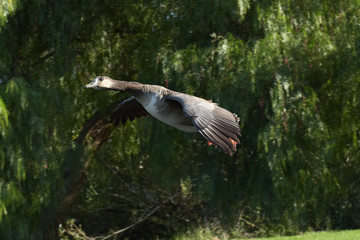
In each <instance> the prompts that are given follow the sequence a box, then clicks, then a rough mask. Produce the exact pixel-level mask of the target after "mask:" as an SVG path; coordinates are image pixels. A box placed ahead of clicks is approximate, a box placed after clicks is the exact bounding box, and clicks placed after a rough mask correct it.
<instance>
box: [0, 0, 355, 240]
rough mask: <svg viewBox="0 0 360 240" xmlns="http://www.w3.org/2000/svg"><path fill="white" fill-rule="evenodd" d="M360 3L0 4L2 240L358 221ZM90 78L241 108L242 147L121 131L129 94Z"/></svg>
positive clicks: (169, 133) (280, 228)
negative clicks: (117, 111)
mask: <svg viewBox="0 0 360 240" xmlns="http://www.w3.org/2000/svg"><path fill="white" fill-rule="evenodd" d="M359 7H360V6H359V3H357V2H356V1H325V0H322V1H317V2H313V1H301V2H299V1H295V2H294V1H290V0H274V1H250V0H240V1H216V0H214V1H206V2H202V1H181V2H179V1H150V2H144V1H132V2H124V1H111V2H107V1H105V2H102V3H100V2H97V1H93V2H89V1H85V0H82V1H68V0H67V1H58V0H54V1H46V2H44V1H40V0H37V1H22V0H18V1H2V3H0V73H1V74H0V94H1V95H0V127H1V131H0V134H1V135H0V143H1V145H0V148H1V152H0V172H1V174H0V232H1V239H14V238H16V239H41V238H50V237H54V236H55V235H57V234H58V229H57V228H58V226H59V224H60V223H61V224H62V226H63V227H62V228H61V234H63V235H69V234H70V235H71V234H79V233H82V231H80V230H76V229H77V228H76V227H75V225H74V224H81V225H82V226H83V229H84V230H85V232H86V233H87V234H88V235H107V234H109V232H110V229H111V230H114V229H119V231H115V235H116V236H118V235H120V234H125V235H126V236H128V237H134V238H136V237H138V238H139V237H143V238H145V237H149V238H151V237H153V236H163V235H164V234H171V233H174V232H179V231H181V230H184V229H185V227H187V226H200V227H201V226H209V225H211V226H214V225H216V224H218V225H219V227H224V229H226V230H227V231H228V232H229V233H239V234H241V233H243V232H251V233H258V234H269V233H274V232H276V233H295V232H298V231H304V230H308V229H316V230H317V229H329V228H351V227H358V226H359V224H360V219H359V215H358V214H357V213H358V212H359V206H360V204H359V202H360V188H359V184H357V183H358V182H359V180H360V170H359V169H360V168H359V166H360V158H359V144H360V142H359V124H360V121H359V97H360V96H359V94H360V91H359V90H360V89H359V83H360V81H359V79H360V76H359V70H358V69H359V61H360V60H359V59H360V58H359V52H360V50H359V49H360V48H359V46H360V45H359V42H360V40H359V34H358V32H359V30H360V29H359V26H360V25H359V16H360V11H359ZM97 75H109V76H110V77H112V78H114V79H122V80H128V81H139V82H143V83H150V84H158V85H163V86H166V87H168V88H170V89H173V90H176V91H182V92H186V93H189V94H194V95H197V96H199V97H203V98H206V99H212V100H213V101H214V102H217V103H219V104H220V105H221V106H223V107H225V108H227V109H230V110H231V111H232V112H236V113H237V114H238V115H239V117H240V118H241V122H240V124H241V128H242V138H241V139H240V140H241V145H240V146H239V147H238V151H237V154H236V155H234V156H233V157H229V156H225V155H224V154H223V153H221V152H220V151H219V150H217V149H214V148H212V147H208V146H207V145H206V143H205V142H204V141H203V139H202V138H201V136H197V135H192V134H186V133H182V132H179V131H177V130H176V129H172V128H170V127H168V126H166V125H163V124H162V123H159V122H157V121H154V120H153V119H151V118H148V119H141V120H139V121H136V122H133V123H127V124H125V125H124V126H120V127H117V128H115V127H114V126H112V125H111V124H109V122H108V115H109V112H111V110H112V109H113V107H114V106H115V105H116V103H118V102H119V101H121V99H124V98H126V97H128V96H127V95H126V94H123V93H111V92H101V91H83V89H82V87H83V85H85V84H86V83H88V82H89V81H91V80H92V79H93V78H94V77H95V76H97ZM72 218H76V219H78V222H77V223H74V222H73V221H69V222H68V223H69V225H68V226H67V227H66V223H65V222H66V221H67V220H68V219H72ZM94 219H96V221H95V220H94ZM99 219H101V222H100V223H99ZM94 223H96V224H94ZM64 226H65V227H64ZM121 229H123V230H124V231H121ZM213 229H219V228H218V226H217V227H214V228H213ZM125 230H126V231H125ZM224 231H225V230H224ZM115 235H114V236H115Z"/></svg>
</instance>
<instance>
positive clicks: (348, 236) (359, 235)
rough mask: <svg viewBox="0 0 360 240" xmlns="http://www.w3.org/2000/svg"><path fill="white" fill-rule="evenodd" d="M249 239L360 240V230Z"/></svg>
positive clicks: (252, 239) (253, 239)
mask: <svg viewBox="0 0 360 240" xmlns="http://www.w3.org/2000/svg"><path fill="white" fill-rule="evenodd" d="M234 240H235V239H234ZM237 240H241V239H237ZM248 240H360V230H348V231H324V232H310V233H304V234H301V235H297V236H291V237H272V238H251V239H248Z"/></svg>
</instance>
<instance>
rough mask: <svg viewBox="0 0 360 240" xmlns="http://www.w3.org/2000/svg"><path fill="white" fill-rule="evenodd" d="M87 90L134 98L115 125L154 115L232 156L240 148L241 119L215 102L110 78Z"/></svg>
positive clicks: (119, 109)
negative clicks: (128, 94) (118, 93)
mask: <svg viewBox="0 0 360 240" xmlns="http://www.w3.org/2000/svg"><path fill="white" fill-rule="evenodd" d="M84 88H90V89H104V90H114V91H125V92H128V93H130V94H131V95H132V96H131V97H130V98H128V99H126V100H124V101H122V102H121V103H120V104H119V105H118V106H117V107H116V108H115V110H114V111H113V113H112V115H111V117H110V119H111V122H114V124H115V125H118V124H119V123H120V122H121V123H122V124H124V123H125V122H126V121H127V120H130V121H133V120H134V119H136V118H141V117H147V116H150V115H151V116H153V117H155V118H157V119H158V120H160V121H162V122H164V123H166V124H168V125H170V126H172V127H175V128H177V129H179V130H181V131H184V132H189V133H193V132H199V133H200V134H201V135H202V136H203V137H204V138H205V139H206V140H207V141H208V145H209V146H210V145H214V146H215V147H218V148H219V149H221V150H222V151H223V152H224V153H226V154H228V155H230V156H232V155H233V152H235V151H236V145H237V144H240V140H239V138H238V137H240V136H241V135H240V127H239V120H240V119H239V118H238V116H237V115H236V114H234V113H231V112H229V111H228V110H226V109H224V108H221V107H219V106H218V105H217V104H216V103H213V102H212V101H209V100H205V99H203V98H199V97H196V96H192V95H188V94H185V93H180V92H175V91H172V90H169V89H167V88H165V87H162V86H158V85H150V84H142V83H138V82H127V81H119V80H114V79H111V78H110V77H107V76H98V77H96V78H95V79H94V80H93V81H92V82H90V83H89V84H87V85H86V86H84Z"/></svg>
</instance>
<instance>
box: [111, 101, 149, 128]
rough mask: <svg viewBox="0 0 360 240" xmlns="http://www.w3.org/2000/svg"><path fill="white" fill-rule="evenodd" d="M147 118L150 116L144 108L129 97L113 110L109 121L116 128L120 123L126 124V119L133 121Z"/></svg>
mask: <svg viewBox="0 0 360 240" xmlns="http://www.w3.org/2000/svg"><path fill="white" fill-rule="evenodd" d="M147 116H150V114H149V113H148V112H147V111H146V110H145V108H144V107H143V106H142V105H141V104H140V103H139V102H138V101H137V100H136V99H135V97H130V98H128V99H126V100H124V101H122V102H121V103H120V104H119V105H118V106H117V107H116V108H115V110H114V111H113V113H112V114H111V117H110V120H111V121H112V122H114V123H115V125H116V126H117V125H118V124H119V123H120V122H121V123H122V124H124V123H126V121H127V120H128V119H129V120H130V121H133V120H134V119H136V118H141V117H147Z"/></svg>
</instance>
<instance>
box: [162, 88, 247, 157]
mask: <svg viewBox="0 0 360 240" xmlns="http://www.w3.org/2000/svg"><path fill="white" fill-rule="evenodd" d="M168 98H169V99H171V100H176V101H178V102H180V103H181V105H182V106H183V112H184V115H185V116H187V117H190V118H191V120H192V122H193V124H194V126H195V127H196V128H197V129H198V131H199V132H200V134H201V135H202V136H203V137H204V138H205V139H206V140H208V141H209V142H211V143H212V144H214V145H215V146H217V147H219V148H220V149H221V150H222V151H223V152H225V153H227V154H229V155H232V153H233V151H236V146H235V145H234V144H233V142H232V141H231V140H233V141H235V142H236V143H240V140H239V138H238V137H240V136H241V135H240V127H239V123H238V121H239V120H238V118H237V117H236V115H235V114H233V113H231V112H229V111H228V110H226V109H224V108H221V107H219V106H217V105H216V104H215V103H212V102H209V101H206V100H204V99H201V98H197V97H194V96H190V95H186V94H179V95H170V96H168Z"/></svg>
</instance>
